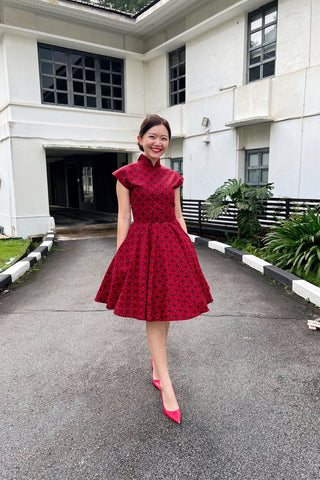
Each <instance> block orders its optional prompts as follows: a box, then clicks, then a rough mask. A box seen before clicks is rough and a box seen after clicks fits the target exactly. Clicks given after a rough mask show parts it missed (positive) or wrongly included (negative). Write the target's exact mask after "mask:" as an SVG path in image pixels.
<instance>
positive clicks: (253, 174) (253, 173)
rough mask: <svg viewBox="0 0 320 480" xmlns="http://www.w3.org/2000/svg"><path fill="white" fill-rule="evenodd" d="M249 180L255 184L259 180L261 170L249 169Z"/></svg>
mask: <svg viewBox="0 0 320 480" xmlns="http://www.w3.org/2000/svg"><path fill="white" fill-rule="evenodd" d="M248 182H249V183H255V184H257V183H258V182H259V170H248Z"/></svg>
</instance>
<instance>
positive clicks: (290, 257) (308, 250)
mask: <svg viewBox="0 0 320 480" xmlns="http://www.w3.org/2000/svg"><path fill="white" fill-rule="evenodd" d="M265 244H266V246H265V247H264V250H267V251H270V252H272V257H273V261H274V262H275V264H276V265H277V266H278V267H283V268H285V269H290V271H293V272H296V273H297V274H298V275H299V274H301V273H302V272H303V273H305V274H306V275H308V273H309V272H313V273H315V274H316V278H317V279H318V280H320V205H319V207H318V208H316V209H315V210H313V209H311V208H310V207H308V206H307V207H306V211H305V212H304V213H303V214H302V216H301V215H297V214H296V215H294V216H293V217H291V218H289V219H288V220H280V224H279V225H276V226H274V227H273V228H272V230H271V231H270V232H269V233H268V234H267V235H266V239H265Z"/></svg>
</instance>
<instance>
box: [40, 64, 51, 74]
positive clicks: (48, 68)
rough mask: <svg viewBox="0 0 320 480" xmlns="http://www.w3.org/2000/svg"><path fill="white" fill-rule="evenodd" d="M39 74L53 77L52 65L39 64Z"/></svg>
mask: <svg viewBox="0 0 320 480" xmlns="http://www.w3.org/2000/svg"><path fill="white" fill-rule="evenodd" d="M40 68H41V73H46V74H48V75H53V65H52V63H49V62H41V67H40Z"/></svg>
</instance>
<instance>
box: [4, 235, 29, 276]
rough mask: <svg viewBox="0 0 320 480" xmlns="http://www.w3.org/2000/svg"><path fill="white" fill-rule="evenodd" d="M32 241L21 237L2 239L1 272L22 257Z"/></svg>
mask: <svg viewBox="0 0 320 480" xmlns="http://www.w3.org/2000/svg"><path fill="white" fill-rule="evenodd" d="M30 243H31V240H22V239H21V238H14V239H13V238H10V239H9V240H6V239H0V272H3V270H4V269H5V268H8V267H9V266H10V265H12V264H13V263H15V262H16V261H17V260H18V259H19V258H20V257H22V255H24V253H25V252H26V250H27V248H28V247H29V245H30Z"/></svg>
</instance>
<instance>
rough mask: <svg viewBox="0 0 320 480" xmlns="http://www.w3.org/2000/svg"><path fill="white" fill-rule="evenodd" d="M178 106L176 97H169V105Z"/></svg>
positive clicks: (174, 95) (175, 95)
mask: <svg viewBox="0 0 320 480" xmlns="http://www.w3.org/2000/svg"><path fill="white" fill-rule="evenodd" d="M177 104H178V95H177V94H176V93H174V94H173V95H170V105H177Z"/></svg>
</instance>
